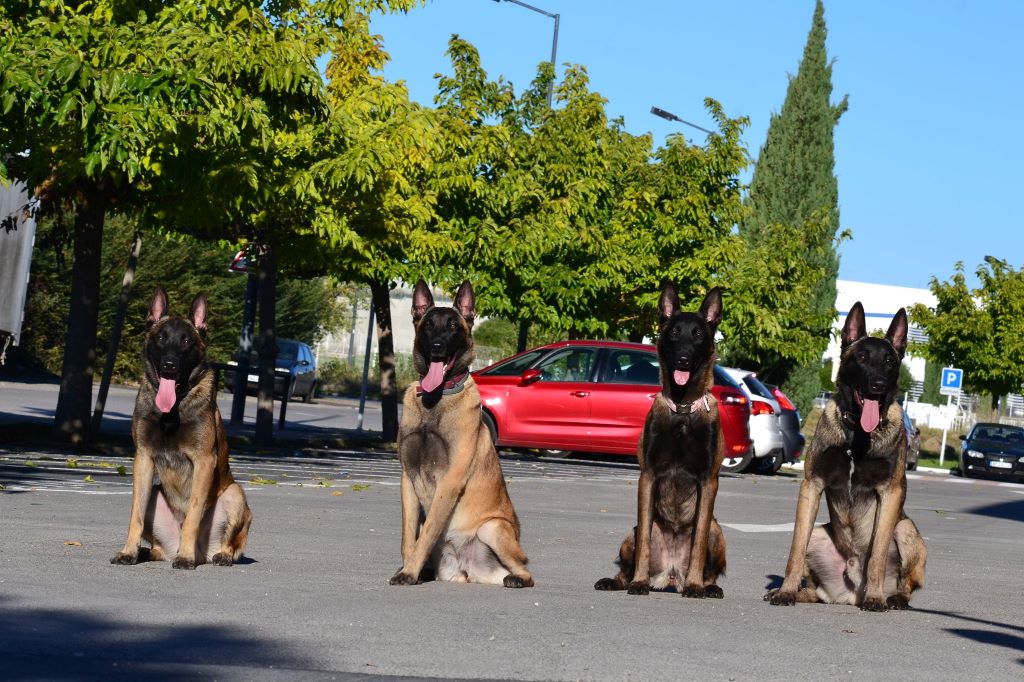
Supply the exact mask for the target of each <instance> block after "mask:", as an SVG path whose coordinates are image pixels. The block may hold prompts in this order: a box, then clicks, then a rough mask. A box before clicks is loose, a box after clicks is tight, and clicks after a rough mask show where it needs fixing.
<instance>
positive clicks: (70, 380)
mask: <svg viewBox="0 0 1024 682" xmlns="http://www.w3.org/2000/svg"><path fill="white" fill-rule="evenodd" d="M107 200H108V197H107V195H106V192H105V191H104V190H103V189H102V188H99V187H95V186H94V187H90V188H87V189H86V190H85V191H83V192H82V193H80V194H79V197H78V201H77V206H76V207H75V262H74V265H73V266H72V269H71V307H70V310H69V312H68V330H67V336H66V337H65V341H64V364H63V367H62V369H61V381H60V395H59V397H58V398H57V410H56V414H55V416H54V420H53V430H54V434H55V435H56V436H57V437H58V438H61V439H66V440H68V441H70V442H71V443H73V444H75V445H82V444H84V443H87V442H89V441H90V440H91V436H90V433H89V431H90V426H91V423H90V419H89V416H90V415H89V412H90V408H91V407H92V377H93V373H94V370H95V363H96V329H97V325H98V318H99V311H100V266H101V263H100V255H101V252H102V247H103V218H104V216H105V214H106V209H107Z"/></svg>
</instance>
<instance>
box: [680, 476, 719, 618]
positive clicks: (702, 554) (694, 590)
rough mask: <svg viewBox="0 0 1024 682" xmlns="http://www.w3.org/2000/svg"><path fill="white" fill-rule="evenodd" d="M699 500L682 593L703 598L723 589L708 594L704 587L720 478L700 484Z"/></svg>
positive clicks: (685, 595) (710, 478)
mask: <svg viewBox="0 0 1024 682" xmlns="http://www.w3.org/2000/svg"><path fill="white" fill-rule="evenodd" d="M699 494H700V499H699V500H697V523H696V524H694V531H693V542H691V543H690V565H689V567H688V568H687V570H686V581H685V584H684V585H683V591H682V595H683V596H684V597H692V598H696V599H703V598H704V597H705V596H715V597H720V596H721V594H720V593H721V590H717V591H716V593H714V594H711V595H708V594H706V591H705V589H704V563H705V561H707V556H708V533H709V532H710V531H711V518H712V516H713V515H714V509H715V497H716V496H717V495H718V478H717V477H709V478H708V480H706V481H704V482H703V484H702V485H701V486H700V493H699Z"/></svg>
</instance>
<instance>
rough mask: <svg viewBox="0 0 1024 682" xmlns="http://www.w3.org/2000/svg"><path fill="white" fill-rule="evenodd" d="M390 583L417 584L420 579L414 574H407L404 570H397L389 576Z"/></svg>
mask: <svg viewBox="0 0 1024 682" xmlns="http://www.w3.org/2000/svg"><path fill="white" fill-rule="evenodd" d="M388 584H390V585H419V584H420V581H419V579H418V578H417V577H416V576H413V575H409V574H408V573H406V572H405V571H399V572H398V573H395V574H394V575H393V576H391V580H389V581H388Z"/></svg>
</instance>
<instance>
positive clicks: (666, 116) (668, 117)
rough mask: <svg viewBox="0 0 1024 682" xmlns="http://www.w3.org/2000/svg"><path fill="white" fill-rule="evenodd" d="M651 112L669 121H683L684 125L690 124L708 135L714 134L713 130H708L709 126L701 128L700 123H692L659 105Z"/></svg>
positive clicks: (652, 108)
mask: <svg viewBox="0 0 1024 682" xmlns="http://www.w3.org/2000/svg"><path fill="white" fill-rule="evenodd" d="M651 113H652V114H654V115H655V116H659V117H661V118H663V119H666V120H668V121H676V122H677V123H682V124H683V125H688V126H690V127H691V128H696V129H697V130H699V131H701V132H704V133H707V134H708V135H714V133H713V132H711V131H710V130H708V129H707V128H701V127H700V126H699V125H696V124H693V123H690V122H689V121H684V120H683V119H681V118H679V117H678V116H676V115H675V114H673V113H671V112H668V111H665V110H664V109H659V108H658V107H651Z"/></svg>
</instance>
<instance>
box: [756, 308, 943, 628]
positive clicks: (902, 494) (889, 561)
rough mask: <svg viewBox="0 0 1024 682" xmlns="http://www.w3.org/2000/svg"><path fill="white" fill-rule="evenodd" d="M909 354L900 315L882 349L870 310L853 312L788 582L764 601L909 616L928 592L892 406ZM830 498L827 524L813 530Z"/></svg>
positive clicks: (809, 476)
mask: <svg viewBox="0 0 1024 682" xmlns="http://www.w3.org/2000/svg"><path fill="white" fill-rule="evenodd" d="M906 347H907V315H906V312H905V311H904V310H903V309H902V308H900V310H899V312H898V313H897V314H896V316H895V317H894V318H893V321H892V323H891V324H890V325H889V331H888V334H887V335H886V337H885V339H876V338H872V337H870V336H867V331H866V329H865V325H864V308H863V306H861V304H860V302H857V303H856V304H854V306H853V308H852V309H851V310H850V313H849V314H848V315H847V317H846V323H845V324H844V325H843V335H842V355H841V359H840V363H839V375H838V377H837V379H836V392H835V393H834V394H833V396H832V400H831V401H830V402H829V403H828V404H827V405H826V406H825V410H824V412H823V413H822V416H821V420H820V421H819V422H818V426H817V428H816V429H815V431H814V438H813V439H812V440H811V445H810V447H809V448H808V449H807V456H806V459H805V462H804V480H803V482H802V483H801V484H800V499H799V501H798V502H797V507H796V523H795V525H794V528H793V544H792V547H791V548H790V550H789V562H788V563H787V564H786V577H785V579H784V580H783V583H782V586H781V587H780V588H778V589H775V590H771V591H769V592H768V594H767V595H765V599H766V600H768V601H770V602H771V603H772V604H775V605H787V606H788V605H791V604H794V603H795V602H819V601H820V602H825V603H831V604H854V605H858V606H860V607H861V608H862V609H864V610H865V611H885V610H886V609H889V608H892V609H905V608H909V606H910V595H911V593H912V592H913V591H914V590H916V589H917V588H919V587H921V586H922V585H923V584H924V567H925V562H926V561H927V559H928V551H927V550H926V549H925V545H924V540H923V539H922V538H921V534H920V533H919V532H918V530H917V526H915V525H914V522H913V521H911V520H910V518H908V517H907V515H906V514H905V513H904V512H903V501H904V500H905V499H906V496H907V476H906V464H907V441H906V437H905V435H904V429H903V410H902V408H900V406H899V404H898V403H897V402H895V400H894V398H895V395H896V383H897V381H898V380H899V372H900V361H901V360H902V359H903V353H904V351H905V350H906ZM823 492H824V494H825V502H826V503H827V504H828V511H829V519H830V522H829V523H826V524H825V525H823V526H820V527H818V528H813V526H814V518H815V516H817V513H818V505H819V503H820V500H821V494H822V493H823ZM865 569H866V570H865ZM801 579H803V580H805V581H806V584H805V585H804V586H801Z"/></svg>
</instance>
